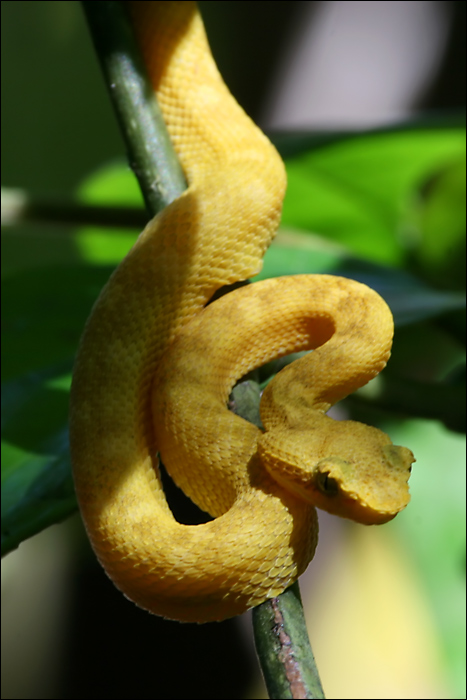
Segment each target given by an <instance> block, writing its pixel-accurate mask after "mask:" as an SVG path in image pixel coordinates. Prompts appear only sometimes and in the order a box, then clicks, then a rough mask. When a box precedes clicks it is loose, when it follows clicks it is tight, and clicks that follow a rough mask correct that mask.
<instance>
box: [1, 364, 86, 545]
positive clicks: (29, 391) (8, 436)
mask: <svg viewBox="0 0 467 700" xmlns="http://www.w3.org/2000/svg"><path fill="white" fill-rule="evenodd" d="M70 379H71V377H70V374H69V372H68V373H67V374H63V375H59V374H56V373H55V371H49V372H42V373H36V374H31V375H28V376H25V377H23V378H21V379H19V380H14V381H11V382H7V383H6V384H5V385H3V386H2V556H3V555H4V554H6V553H7V552H9V551H11V550H12V549H14V548H15V547H17V546H18V545H19V544H20V543H21V542H22V540H24V539H26V538H28V537H31V536H32V535H35V534H37V533H38V532H40V531H41V530H42V529H44V528H45V527H48V526H49V525H53V524H54V523H56V522H58V521H60V520H62V519H63V518H65V517H67V516H68V515H70V514H71V513H73V512H74V510H75V509H76V507H77V504H76V498H75V495H74V488H73V480H72V477H71V468H70V461H69V453H68V432H67V429H66V421H64V418H65V417H66V411H67V405H68V389H69V383H70Z"/></svg>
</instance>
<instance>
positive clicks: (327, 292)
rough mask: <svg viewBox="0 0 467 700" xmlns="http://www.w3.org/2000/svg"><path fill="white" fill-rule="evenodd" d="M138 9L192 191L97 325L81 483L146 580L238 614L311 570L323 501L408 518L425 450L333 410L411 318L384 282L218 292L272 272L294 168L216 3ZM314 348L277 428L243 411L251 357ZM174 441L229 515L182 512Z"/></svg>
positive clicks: (140, 582)
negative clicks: (221, 41) (195, 518)
mask: <svg viewBox="0 0 467 700" xmlns="http://www.w3.org/2000/svg"><path fill="white" fill-rule="evenodd" d="M129 5H130V11H131V15H132V18H133V22H134V26H135V32H136V36H137V40H138V42H139V44H140V46H141V49H142V52H143V56H144V60H145V63H146V67H147V70H148V73H149V75H150V79H151V82H152V85H153V87H154V90H155V91H156V93H157V98H158V101H159V104H160V106H161V108H162V111H163V114H164V118H165V120H166V122H167V126H168V129H169V133H170V135H171V138H172V140H173V143H174V146H175V149H176V151H177V153H178V155H179V158H180V161H181V164H182V167H183V169H184V172H185V175H186V178H187V181H188V183H189V187H188V189H187V190H186V192H185V193H184V194H183V195H182V196H181V197H180V198H179V199H177V200H176V201H175V202H173V203H172V204H171V205H170V206H168V207H167V208H166V209H165V210H164V211H163V212H161V213H160V214H159V215H158V216H157V217H155V218H154V219H153V220H152V221H150V222H149V224H148V225H147V227H146V228H145V230H144V231H143V232H142V233H141V235H140V236H139V238H138V240H137V242H136V243H135V245H134V247H133V248H132V250H131V251H130V252H129V253H128V255H127V256H126V258H125V259H124V260H123V261H122V263H121V264H120V266H119V267H118V268H117V270H116V271H115V272H114V274H113V275H112V277H111V279H110V280H109V282H108V284H107V285H106V287H105V288H104V290H103V291H102V293H101V295H100V297H99V299H98V301H97V302H96V304H95V306H94V309H93V311H92V314H91V316H90V318H89V320H88V323H87V325H86V328H85V331H84V334H83V338H82V341H81V345H80V348H79V351H78V356H77V359H76V365H75V369H74V377H73V386H72V394H71V416H70V433H71V453H72V462H73V470H74V479H75V484H76V493H77V496H78V500H79V504H80V508H81V512H82V516H83V519H84V522H85V525H86V528H87V531H88V534H89V537H90V540H91V542H92V546H93V548H94V550H95V552H96V554H97V556H98V558H99V560H100V562H101V563H102V565H103V566H104V568H105V570H106V572H107V574H108V575H109V576H110V577H111V579H112V580H113V581H114V583H115V584H116V585H117V586H118V588H120V589H121V590H122V591H123V593H125V595H126V596H128V597H129V598H130V599H131V600H133V601H134V602H135V603H137V604H138V605H140V606H141V607H143V608H146V609H147V610H150V611H151V612H153V613H155V614H157V615H163V616H165V617H169V618H173V619H177V620H181V621H197V622H206V621H210V620H221V619H224V618H227V617H231V616H233V615H236V614H239V613H242V612H243V611H245V610H247V609H248V608H250V607H252V606H254V605H257V604H259V603H260V602H262V601H264V600H265V599H267V598H268V597H270V596H274V595H278V594H279V593H281V592H282V591H283V590H284V589H285V588H286V587H287V586H289V585H290V584H291V583H292V582H293V581H295V580H296V579H297V577H298V576H299V575H300V574H301V573H302V572H303V571H304V569H305V568H306V566H307V565H308V563H309V561H310V560H311V558H312V557H313V554H314V550H315V546H316V540H317V521H316V514H315V509H314V505H317V506H319V507H320V508H324V509H326V510H328V511H329V512H332V513H336V514H338V515H342V516H344V517H349V518H353V519H355V520H358V521H360V522H364V523H380V522H385V521H387V520H390V519H391V518H392V517H394V515H395V514H396V513H397V512H398V511H400V510H401V509H402V508H404V507H405V505H406V504H407V502H408V500H409V496H408V487H407V481H408V477H409V472H410V465H411V463H412V461H413V455H412V453H411V452H410V451H409V450H408V449H406V448H403V447H395V446H393V445H392V444H391V441H390V439H389V438H388V437H387V436H386V435H385V434H384V433H382V432H380V431H379V430H376V429H375V428H372V427H368V426H365V425H362V424H359V423H355V422H351V421H345V422H336V421H334V420H332V419H330V418H328V417H327V416H325V415H324V414H325V412H326V411H327V410H328V409H329V408H330V406H331V405H332V404H334V403H335V402H336V401H338V400H339V399H341V398H343V397H345V396H347V395H348V394H349V393H350V392H352V391H354V390H355V389H356V388H358V387H360V386H362V385H363V384H365V383H366V382H367V381H369V380H370V379H371V378H372V377H374V376H375V375H376V374H377V373H378V372H379V371H380V370H381V369H383V367H384V366H385V364H386V361H387V359H388V357H389V354H390V348H391V342H392V334H393V323H392V316H391V313H390V311H389V309H388V307H387V306H386V304H385V302H384V301H383V300H382V299H381V298H380V297H379V296H378V295H377V294H376V293H375V292H374V291H372V290H370V289H369V288H368V287H366V286H364V285H362V284H359V283H357V282H354V281H351V280H347V279H343V278H339V277H332V276H327V275H316V276H315V275H303V276H296V277H290V278H279V279H273V280H267V281H265V282H259V283H256V284H252V285H250V286H247V287H243V288H240V289H238V290H236V291H233V292H231V293H229V294H227V295H225V296H223V297H221V298H220V299H218V300H217V301H215V302H213V303H212V304H210V305H209V306H206V304H207V302H208V301H209V300H210V299H211V297H212V295H213V294H214V293H215V292H216V290H218V289H219V288H220V287H222V286H224V285H228V284H231V283H233V282H236V281H238V280H244V279H247V278H249V277H250V276H252V275H255V274H256V273H258V272H259V271H260V269H261V266H262V258H263V255H264V253H265V251H266V249H267V247H268V245H269V243H270V241H271V239H272V237H273V236H274V233H275V230H276V228H277V226H278V222H279V217H280V212H281V207H282V199H283V196H284V191H285V184H286V182H285V173H284V167H283V164H282V162H281V160H280V158H279V156H278V154H277V153H276V151H275V149H274V148H273V147H272V145H271V144H270V143H269V141H268V140H267V139H266V137H265V136H264V135H263V134H262V133H261V132H260V131H259V130H258V129H257V128H256V127H255V126H254V124H253V123H252V122H251V121H250V120H249V118H248V117H247V116H246V115H245V114H244V112H243V111H242V110H241V108H240V107H239V106H238V105H237V103H236V102H235V100H234V99H233V98H232V96H231V95H230V94H229V92H228V90H227V88H226V87H225V85H224V83H223V82H222V79H221V77H220V76H219V74H218V72H217V69H216V66H215V64H214V62H213V59H212V56H211V54H210V51H209V47H208V44H207V40H206V37H205V33H204V28H203V24H202V20H201V17H200V15H199V13H198V11H197V8H196V5H195V4H194V3H191V2H133V3H129ZM205 307H206V308H205ZM312 348H317V349H316V350H314V352H312V353H309V354H308V355H306V356H304V357H303V358H302V359H300V360H298V361H297V362H295V363H292V364H291V365H289V366H287V367H286V368H285V369H284V370H283V371H282V372H280V373H279V374H278V375H277V376H276V378H275V379H274V380H273V382H271V383H270V384H269V386H268V387H267V389H266V391H265V392H264V396H263V398H262V402H261V416H262V420H263V423H264V427H265V432H264V433H263V432H262V431H261V430H259V429H258V428H257V427H255V426H254V425H252V424H250V423H248V422H246V421H244V420H243V419H241V418H240V417H238V416H236V415H234V414H233V413H231V412H230V411H229V410H228V409H227V405H226V404H227V400H228V396H229V393H230V391H231V389H232V387H233V386H234V384H235V382H236V381H237V380H238V379H239V378H241V377H242V376H243V375H244V374H245V373H246V372H248V371H249V370H251V369H252V368H255V367H258V366H260V365H262V364H264V363H265V362H268V361H269V360H271V359H273V358H275V357H280V356H283V355H286V354H288V353H291V352H295V351H298V350H304V349H312ZM159 452H160V454H161V456H162V459H163V461H164V463H165V465H166V467H167V469H168V471H169V473H170V474H171V476H172V478H173V479H174V480H175V482H176V483H177V484H178V485H180V486H181V487H182V488H183V490H184V491H185V493H186V494H187V495H189V496H190V498H192V500H193V501H195V503H197V504H198V505H199V506H200V507H201V508H202V509H203V510H205V511H207V512H209V513H210V514H211V515H212V516H215V519H214V520H213V521H211V522H208V523H205V524H202V525H197V526H187V525H183V524H180V523H178V522H176V520H175V519H174V517H173V515H172V513H171V511H170V509H169V507H168V505H167V501H166V498H165V496H164V492H163V489H162V485H161V480H160V475H159V470H158V463H157V455H158V453H159Z"/></svg>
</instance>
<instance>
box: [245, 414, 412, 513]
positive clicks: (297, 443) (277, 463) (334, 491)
mask: <svg viewBox="0 0 467 700" xmlns="http://www.w3.org/2000/svg"><path fill="white" fill-rule="evenodd" d="M317 422H318V425H316V424H314V425H310V426H308V427H304V426H300V427H299V428H295V429H292V428H289V429H287V430H286V431H284V432H283V433H281V435H280V437H279V436H278V435H274V432H271V433H265V434H264V435H263V436H262V437H261V438H260V441H259V454H260V457H261V460H262V462H263V464H264V466H265V467H266V469H267V470H268V472H269V473H270V475H271V476H272V477H273V478H274V479H275V480H276V481H277V482H279V483H280V484H281V485H282V486H283V487H284V488H286V489H287V490H289V491H291V492H293V493H295V495H297V496H299V497H300V498H303V499H304V500H305V501H307V502H309V503H312V504H313V505H315V506H316V507H317V508H321V509H322V510H326V511H327V512H328V513H332V514H334V515H339V516H341V517H343V518H350V519H351V520H355V521H356V522H359V523H363V524H366V525H375V524H381V523H385V522H388V521H389V520H392V518H394V516H395V515H397V513H398V512H399V511H401V510H402V509H403V508H405V506H406V505H407V504H408V502H409V500H410V495H409V488H408V480H409V476H410V471H411V465H412V463H413V462H414V461H415V458H414V456H413V454H412V452H411V451H410V450H409V449H407V448H406V447H400V446H398V445H393V444H392V442H391V440H390V438H389V437H388V436H387V435H386V434H385V433H383V432H382V431H381V430H378V429H377V428H373V427H370V426H368V425H364V424H362V423H357V422H355V421H334V420H333V419H331V418H328V417H327V416H323V415H320V416H319V419H317ZM279 445H280V447H278V446H279Z"/></svg>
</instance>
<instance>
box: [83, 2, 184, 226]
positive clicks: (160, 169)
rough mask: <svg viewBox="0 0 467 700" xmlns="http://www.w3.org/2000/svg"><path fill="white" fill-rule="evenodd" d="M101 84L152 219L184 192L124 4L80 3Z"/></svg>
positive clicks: (178, 170)
mask: <svg viewBox="0 0 467 700" xmlns="http://www.w3.org/2000/svg"><path fill="white" fill-rule="evenodd" d="M82 4H83V8H84V11H85V14H86V19H87V22H88V25H89V30H90V32H91V36H92V39H93V42H94V47H95V49H96V53H97V55H98V57H99V61H100V64H101V68H102V72H103V74H104V80H105V83H106V85H107V88H108V90H109V93H110V98H111V100H112V104H113V106H114V109H115V113H116V115H117V119H118V122H119V124H120V129H121V131H122V134H123V138H124V140H125V144H126V148H127V151H128V160H129V162H130V166H131V168H132V169H133V172H134V173H135V175H136V177H137V179H138V182H139V185H140V187H141V191H142V193H143V197H144V201H145V203H146V208H147V210H148V213H149V214H150V216H151V217H153V216H155V215H156V214H157V213H158V212H159V211H160V210H161V209H163V208H164V207H165V206H167V205H168V204H170V202H173V200H174V199H177V197H179V196H180V195H181V194H182V192H183V191H184V190H185V189H186V182H185V178H184V175H183V171H182V169H181V167H180V164H179V162H178V159H177V156H176V154H175V151H174V149H173V147H172V144H171V142H170V138H169V134H168V132H167V128H166V126H165V123H164V119H163V117H162V113H161V111H160V109H159V106H158V104H157V100H156V97H155V94H154V91H153V89H152V87H151V84H150V82H149V79H148V76H147V73H146V69H145V67H144V64H143V61H142V58H141V54H140V52H139V50H138V47H137V45H136V41H135V38H134V36H133V32H132V30H131V24H130V21H129V18H128V15H127V12H126V8H125V3H124V2H117V1H107V0H105V1H101V2H92V1H90V0H89V1H87V2H83V3H82Z"/></svg>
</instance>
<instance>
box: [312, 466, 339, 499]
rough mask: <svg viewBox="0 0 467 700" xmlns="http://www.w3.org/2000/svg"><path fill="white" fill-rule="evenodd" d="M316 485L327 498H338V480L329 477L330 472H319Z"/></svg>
mask: <svg viewBox="0 0 467 700" xmlns="http://www.w3.org/2000/svg"><path fill="white" fill-rule="evenodd" d="M316 485H317V487H318V489H319V490H320V491H321V493H322V494H324V495H325V496H337V494H338V493H339V485H338V483H337V481H336V479H333V478H332V476H329V473H328V472H318V474H317V477H316Z"/></svg>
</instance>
